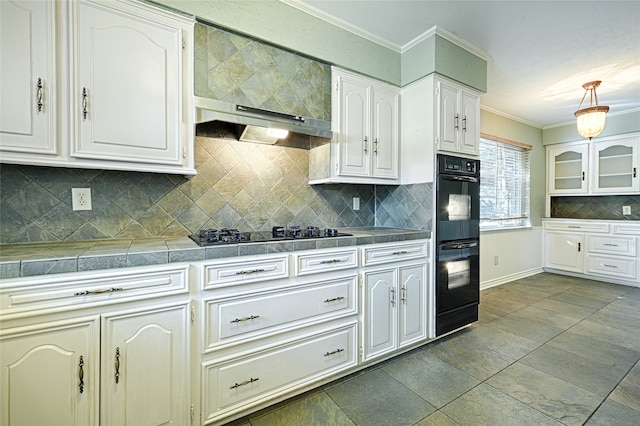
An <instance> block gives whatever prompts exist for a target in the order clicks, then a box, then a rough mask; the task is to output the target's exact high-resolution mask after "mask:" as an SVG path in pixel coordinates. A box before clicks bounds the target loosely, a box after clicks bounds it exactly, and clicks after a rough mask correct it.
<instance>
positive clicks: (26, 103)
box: [0, 1, 57, 154]
mask: <svg viewBox="0 0 640 426" xmlns="http://www.w3.org/2000/svg"><path fill="white" fill-rule="evenodd" d="M55 40H56V37H55V3H54V2H53V1H29V2H26V1H21V2H16V1H2V2H0V64H1V67H2V68H1V72H0V93H2V96H1V97H0V111H2V113H1V114H0V149H2V150H7V151H17V152H25V153H29V152H30V153H40V154H55V153H56V152H57V146H56V143H55V120H54V118H55V87H56V83H55V78H56V76H55V66H54V64H55V57H56V49H55ZM39 86H40V88H39ZM39 103H40V105H39Z"/></svg>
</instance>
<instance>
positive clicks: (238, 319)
mask: <svg viewBox="0 0 640 426" xmlns="http://www.w3.org/2000/svg"><path fill="white" fill-rule="evenodd" d="M256 318H260V315H251V316H250V317H244V318H236V319H234V320H233V321H231V323H232V324H233V323H235V322H242V321H249V320H254V319H256Z"/></svg>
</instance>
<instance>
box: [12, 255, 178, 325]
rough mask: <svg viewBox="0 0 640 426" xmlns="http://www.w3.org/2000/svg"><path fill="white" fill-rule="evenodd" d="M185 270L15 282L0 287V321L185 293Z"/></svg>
mask: <svg viewBox="0 0 640 426" xmlns="http://www.w3.org/2000/svg"><path fill="white" fill-rule="evenodd" d="M188 291H189V286H188V267H187V266H182V267H179V268H176V267H172V268H166V267H165V268H161V267H155V268H148V267H145V268H144V270H142V271H141V270H140V269H138V268H126V269H118V270H117V271H112V270H111V271H108V272H105V271H100V272H86V273H85V272H78V273H72V274H55V275H54V276H52V277H49V276H39V277H34V278H29V279H27V280H24V279H18V280H11V281H9V282H8V283H3V284H2V286H1V287H0V312H1V313H2V314H1V315H0V316H1V317H2V318H3V319H4V318H10V317H16V316H24V315H29V314H44V313H50V312H57V311H61V310H69V309H82V308H86V307H91V306H99V305H104V304H111V303H121V302H126V301H131V300H140V299H148V298H151V297H160V296H166V295H171V294H181V293H185V294H186V293H188Z"/></svg>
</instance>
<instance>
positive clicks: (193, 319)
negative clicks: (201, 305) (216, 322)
mask: <svg viewBox="0 0 640 426" xmlns="http://www.w3.org/2000/svg"><path fill="white" fill-rule="evenodd" d="M195 321H196V308H194V307H193V306H192V307H191V322H192V323H194V322H195Z"/></svg>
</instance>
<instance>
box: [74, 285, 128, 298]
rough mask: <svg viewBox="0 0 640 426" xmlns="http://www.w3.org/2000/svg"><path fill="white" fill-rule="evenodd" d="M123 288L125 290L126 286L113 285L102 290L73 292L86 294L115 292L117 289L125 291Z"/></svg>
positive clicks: (79, 294)
mask: <svg viewBox="0 0 640 426" xmlns="http://www.w3.org/2000/svg"><path fill="white" fill-rule="evenodd" d="M123 290H124V288H122V287H111V288H107V289H102V290H85V291H79V292H77V293H73V295H74V296H86V295H88V294H102V293H114V292H116V291H123Z"/></svg>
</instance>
